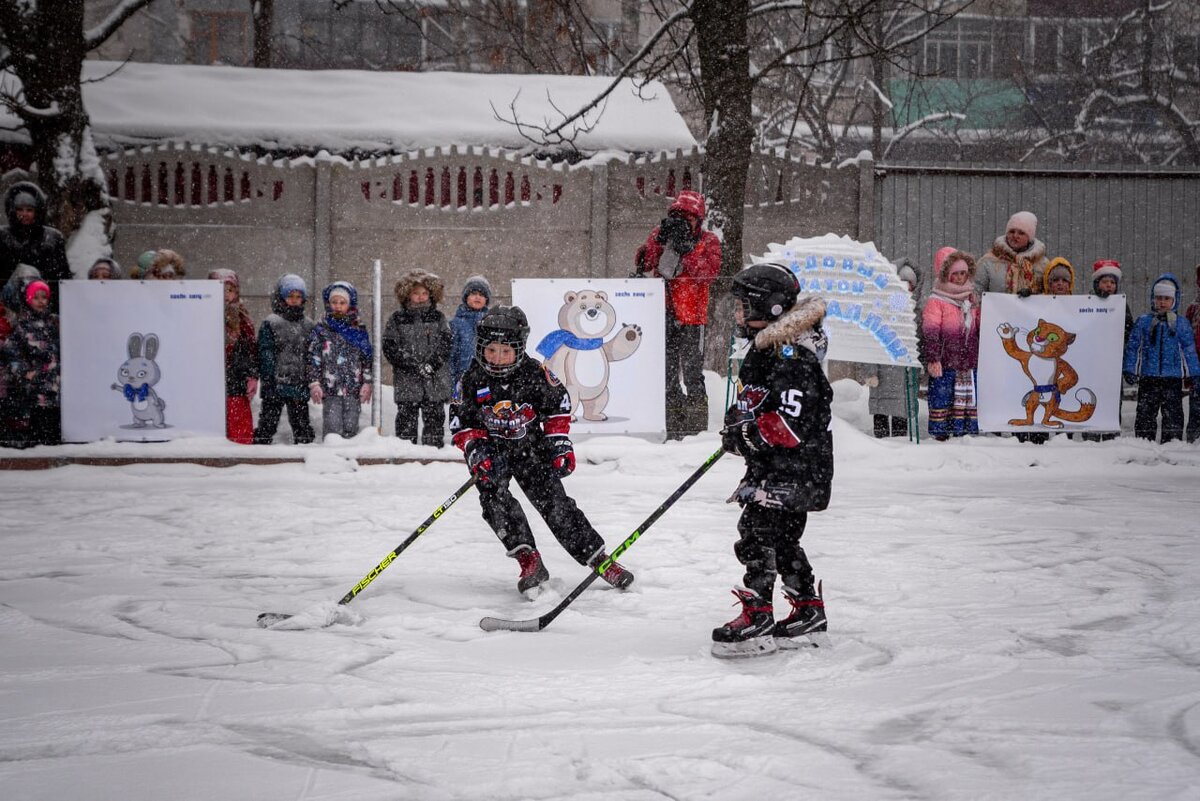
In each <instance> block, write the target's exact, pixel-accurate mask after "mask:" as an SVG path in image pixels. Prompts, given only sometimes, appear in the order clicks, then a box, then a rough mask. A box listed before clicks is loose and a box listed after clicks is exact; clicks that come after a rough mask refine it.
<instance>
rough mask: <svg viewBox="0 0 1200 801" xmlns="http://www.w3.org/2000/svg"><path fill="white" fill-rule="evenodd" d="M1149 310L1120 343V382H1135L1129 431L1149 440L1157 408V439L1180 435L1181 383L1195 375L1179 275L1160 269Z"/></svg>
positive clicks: (1198, 366) (1198, 365)
mask: <svg viewBox="0 0 1200 801" xmlns="http://www.w3.org/2000/svg"><path fill="white" fill-rule="evenodd" d="M1150 307H1151V311H1150V312H1149V313H1147V314H1143V315H1142V316H1141V317H1139V318H1137V321H1136V322H1135V323H1134V324H1133V331H1132V332H1131V333H1130V335H1129V341H1128V342H1127V343H1125V362H1124V364H1123V365H1122V371H1123V372H1124V377H1125V382H1126V383H1128V384H1137V388H1138V400H1137V414H1136V416H1135V417H1134V422H1133V430H1134V433H1135V434H1136V435H1137V436H1139V437H1142V438H1143V439H1148V440H1150V441H1151V442H1153V441H1154V439H1155V437H1156V435H1157V433H1158V415H1159V413H1160V412H1161V413H1162V441H1163V442H1170V441H1171V440H1173V439H1180V438H1181V437H1183V388H1184V384H1187V385H1189V386H1190V387H1191V388H1192V389H1193V390H1194V389H1195V385H1194V379H1195V377H1196V376H1198V375H1200V362H1198V361H1197V358H1196V336H1195V332H1194V331H1192V327H1191V326H1190V325H1188V321H1187V320H1186V319H1185V318H1184V317H1182V316H1181V315H1179V314H1176V309H1178V308H1179V280H1178V279H1177V278H1176V277H1175V276H1174V275H1172V274H1171V273H1163V274H1162V275H1160V276H1159V277H1158V278H1157V279H1155V281H1154V284H1153V285H1152V286H1151V288H1150Z"/></svg>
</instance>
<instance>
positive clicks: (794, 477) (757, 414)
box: [725, 318, 833, 512]
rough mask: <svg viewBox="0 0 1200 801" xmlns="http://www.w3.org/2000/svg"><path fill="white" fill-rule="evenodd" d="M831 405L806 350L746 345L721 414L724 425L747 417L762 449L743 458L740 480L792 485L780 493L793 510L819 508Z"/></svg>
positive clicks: (824, 500) (823, 498)
mask: <svg viewBox="0 0 1200 801" xmlns="http://www.w3.org/2000/svg"><path fill="white" fill-rule="evenodd" d="M785 321H786V318H784V319H783V320H781V321H780V322H785ZM759 344H761V343H759ZM832 401H833V390H832V389H831V388H830V386H829V381H828V379H826V378H825V374H824V373H823V372H822V370H821V363H820V361H819V360H818V359H817V357H816V356H815V355H814V354H813V353H812V351H810V350H808V349H806V348H804V347H802V346H800V345H795V344H790V343H782V344H774V345H771V346H769V347H765V348H763V347H759V346H758V345H756V346H754V347H751V348H750V351H749V353H748V354H747V355H746V359H745V361H744V362H742V367H741V370H740V371H739V373H738V395H737V398H736V400H735V401H734V403H733V405H732V406H730V407H729V410H728V412H727V413H726V416H725V424H726V425H734V424H736V423H738V422H739V421H745V420H748V419H753V420H754V422H755V425H757V427H758V431H759V435H760V436H761V437H762V439H763V441H764V442H765V443H766V445H767V447H765V448H763V449H761V450H759V451H756V452H753V453H750V454H747V455H746V478H745V481H747V482H749V483H751V484H762V483H763V482H769V483H772V484H785V485H793V486H794V489H793V490H792V491H791V492H789V493H785V494H788V495H791V496H792V497H794V498H795V507H796V508H797V509H803V510H805V511H810V512H819V511H821V510H823V509H825V508H826V507H827V506H828V505H829V496H830V489H831V484H832V482H833V433H832V432H831V431H830V430H829V423H830V420H831V418H832V410H831V408H830V405H831V403H832Z"/></svg>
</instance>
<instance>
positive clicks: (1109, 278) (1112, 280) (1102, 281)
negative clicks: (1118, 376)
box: [1083, 259, 1133, 442]
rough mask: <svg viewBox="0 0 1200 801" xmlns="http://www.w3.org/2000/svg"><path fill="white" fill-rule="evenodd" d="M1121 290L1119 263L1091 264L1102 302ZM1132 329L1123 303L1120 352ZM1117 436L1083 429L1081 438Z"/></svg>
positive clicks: (1094, 287)
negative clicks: (1123, 314) (1123, 332)
mask: <svg viewBox="0 0 1200 801" xmlns="http://www.w3.org/2000/svg"><path fill="white" fill-rule="evenodd" d="M1120 292H1121V263H1120V262H1118V261H1114V260H1113V259H1099V260H1098V261H1096V262H1095V263H1094V264H1093V265H1092V294H1093V295H1095V296H1096V297H1097V298H1099V299H1100V300H1102V301H1104V302H1106V303H1107V302H1110V301H1109V300H1108V299H1109V298H1110V297H1112V296H1113V295H1116V294H1119V293H1120ZM1132 330H1133V312H1132V311H1131V310H1130V308H1129V303H1128V302H1127V303H1126V304H1125V337H1124V339H1123V340H1122V345H1121V347H1122V351H1121V352H1122V353H1124V346H1125V343H1128V342H1129V332H1130V331H1132ZM1116 403H1117V417H1118V420H1119V419H1120V414H1121V395H1120V393H1118V394H1117V397H1116ZM1116 436H1117V434H1116V432H1112V433H1098V432H1096V431H1085V432H1084V433H1083V438H1084V439H1085V440H1090V441H1092V442H1104V441H1107V440H1110V439H1114V438H1115V437H1116Z"/></svg>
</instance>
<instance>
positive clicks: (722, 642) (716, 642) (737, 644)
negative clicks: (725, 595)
mask: <svg viewBox="0 0 1200 801" xmlns="http://www.w3.org/2000/svg"><path fill="white" fill-rule="evenodd" d="M733 594H734V596H735V597H736V598H737V599H738V601H739V602H741V604H742V613H741V614H740V615H738V616H737V617H736V618H734V619H733V620H731V621H729V622H728V623H726V624H725V625H724V626H721V627H720V628H719V629H713V633H712V638H713V644H712V654H713V656H715V657H718V658H721V659H737V658H741V657H748V656H764V655H766V654H770V653H774V652H775V651H776V649H777V648H778V646H777V645H776V644H775V638H774V637H773V636H771V632H772V631H773V630H774V628H775V616H774V615H773V614H772V612H771V602H770V601H768V600H764V599H763V597H762V596H761V595H759V594H758V593H757V592H755V591H754V590H748V589H746V588H745V587H737V588H735V589H734V590H733Z"/></svg>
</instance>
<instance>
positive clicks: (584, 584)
mask: <svg viewBox="0 0 1200 801" xmlns="http://www.w3.org/2000/svg"><path fill="white" fill-rule="evenodd" d="M723 455H725V450H724V449H719V450H717V452H716V453H714V454H713V455H712V456H710V457H708V458H707V459H706V460H705V461H704V464H702V465H700V466H699V467H698V468H696V472H694V473H692V474H691V475H690V476H688V479H687V481H684V482H683V483H682V484H680V485H679V489H677V490H675V491H674V492H673V493H671V497H669V498H667V499H666V500H665V501H663V502H662V505H661V506H659V507H658V508H657V509H655V510H654V512H652V513H651V515H650V516H649V517H647V518H646V519H645V520H643V521H642V524H641V525H640V526H638V527H637V528H635V529H634V530H633V533H632V534H630V535H629V536H628V537H626V538H625V541H624V542H622V543H621V544H620V545H618V546H617V547H616V548H613V552H612V553H611V554H609V556H608V558H607V559H605V560H604V561H603V562H601V563H600V564H598V565H596V567H595V568H593V570H592V572H591V573H589V574H588V577H587V578H585V579H584V580H583V581H581V582H580V583H579V586H577V587H576V588H575V589H573V590H571V592H570V594H568V595H567V597H566V598H563V599H562V600H561V601H559V602H558V606H556V607H554V608H553V609H551V610H550V611H549V612H547V613H546V614H544V615H542V616H541V617H535V618H530V619H529V620H504V619H502V618H497V617H485V618H484V619H483V620H480V621H479V628H481V629H483V630H484V631H541V630H542V629H544V628H546V627H547V626H549V625H550V623H551V622H553V620H554V618H556V617H558V616H559V615H561V614H562V613H563V610H564V609H566V608H567V607H568V606H570V605H571V603H572V602H573V601H574V600H575V599H576V598H578V597H579V596H580V595H581V594H583V591H584V590H586V589H587V588H588V587H590V586H591V585H592V582H593V581H595V580H596V579H598V578H600V576H601V575H602V574H603V573H604V571H605V570H607V569H608V568H609V566H610V565H611V564H612V563H613V561H615V560H616V558H617V557H618V556H620V555H621V554H623V553H625V552H626V551H628V550H629V549H630V548H631V547H633V544H634V543H635V542H637V541H638V538H639V537H641V536H642V535H643V534H645V533H646V529H648V528H650V526H652V525H654V522H655V521H656V520H658V518H660V517H662V516H663V514H664V513H665V512H666V511H667V510H668V509H670V508H671V507H672V506H674V505H675V502H676V501H677V500H679V499H680V498H681V497H683V494H684V493H685V492H687V491H688V490H689V489H691V488H692V485H693V484H695V483H696V482H697V481H699V480H700V477H701V476H703V475H704V474H705V473H707V472H708V469H709V468H710V467H712V466H713V465H714V464H716V463H717V460H718V459H720V458H721V457H722V456H723Z"/></svg>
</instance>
